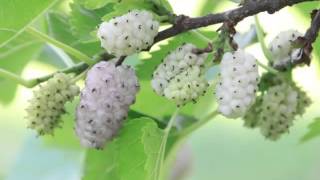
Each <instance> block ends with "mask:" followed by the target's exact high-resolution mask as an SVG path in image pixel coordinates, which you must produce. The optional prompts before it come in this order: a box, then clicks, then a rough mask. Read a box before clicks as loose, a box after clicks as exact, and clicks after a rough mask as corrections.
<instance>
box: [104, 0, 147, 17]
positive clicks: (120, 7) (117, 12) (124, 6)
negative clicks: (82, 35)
mask: <svg viewBox="0 0 320 180" xmlns="http://www.w3.org/2000/svg"><path fill="white" fill-rule="evenodd" d="M113 9H114V11H113V12H111V13H108V14H106V15H105V16H103V17H102V20H104V21H109V20H110V19H112V18H113V17H116V16H121V15H123V14H125V13H127V12H128V11H129V10H132V9H138V10H143V9H146V10H150V9H152V4H150V3H145V2H143V1H137V2H127V3H125V2H122V3H117V4H116V5H114V7H113Z"/></svg>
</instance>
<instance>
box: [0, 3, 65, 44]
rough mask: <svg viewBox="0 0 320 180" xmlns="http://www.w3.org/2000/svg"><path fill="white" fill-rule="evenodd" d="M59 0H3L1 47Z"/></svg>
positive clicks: (0, 26)
mask: <svg viewBox="0 0 320 180" xmlns="http://www.w3.org/2000/svg"><path fill="white" fill-rule="evenodd" d="M58 1H59V0H28V1H21V0H1V1H0V4H1V13H0V32H1V33H0V48H1V47H3V46H5V45H6V44H8V43H9V42H10V41H11V40H13V39H14V38H16V37H17V36H18V35H19V34H21V33H22V31H23V30H24V28H25V27H26V26H28V25H29V24H31V23H32V22H34V21H35V19H36V18H37V17H39V16H41V15H43V14H44V13H45V11H46V10H48V9H49V8H50V7H52V6H53V5H54V4H55V3H57V2H58Z"/></svg>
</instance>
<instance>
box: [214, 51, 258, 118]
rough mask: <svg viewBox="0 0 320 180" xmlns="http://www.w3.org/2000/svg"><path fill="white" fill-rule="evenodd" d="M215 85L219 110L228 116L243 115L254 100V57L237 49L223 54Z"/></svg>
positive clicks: (256, 78) (255, 80)
mask: <svg viewBox="0 0 320 180" xmlns="http://www.w3.org/2000/svg"><path fill="white" fill-rule="evenodd" d="M220 69H221V74H220V79H219V82H218V84H217V86H216V98H217V101H218V104H219V107H218V109H219V111H220V113H221V114H223V115H224V116H226V117H228V118H238V117H242V116H244V114H245V113H246V111H247V110H248V109H249V108H250V107H251V105H252V104H253V103H254V101H255V97H256V91H257V90H258V82H259V72H258V66H257V63H256V59H255V58H254V57H253V56H252V55H250V54H248V53H245V52H244V51H243V50H241V49H239V50H237V51H235V52H232V53H231V52H227V53H225V54H224V55H223V58H222V61H221V65H220Z"/></svg>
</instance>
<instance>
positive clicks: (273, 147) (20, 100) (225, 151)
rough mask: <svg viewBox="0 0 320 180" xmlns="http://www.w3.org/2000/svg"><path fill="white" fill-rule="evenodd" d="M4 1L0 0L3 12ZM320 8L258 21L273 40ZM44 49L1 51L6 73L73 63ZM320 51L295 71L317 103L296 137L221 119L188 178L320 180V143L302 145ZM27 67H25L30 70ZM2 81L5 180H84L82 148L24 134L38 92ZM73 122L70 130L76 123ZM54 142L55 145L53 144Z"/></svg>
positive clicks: (193, 3)
mask: <svg viewBox="0 0 320 180" xmlns="http://www.w3.org/2000/svg"><path fill="white" fill-rule="evenodd" d="M2 1H3V0H0V10H1V2H2ZM170 2H171V3H172V6H173V8H174V10H175V12H176V13H178V14H180V13H181V14H186V15H190V16H198V15H204V14H207V13H209V12H219V11H224V10H227V9H230V8H234V7H236V6H237V5H236V4H234V3H232V2H230V1H227V0H221V1H220V0H171V1H170ZM65 4H66V3H65ZM61 6H62V7H64V5H61ZM317 6H318V7H320V6H319V3H311V4H303V5H299V6H297V7H296V8H285V9H283V10H281V11H280V12H279V13H277V14H275V15H269V14H266V13H261V14H260V15H259V17H260V20H261V23H262V25H263V26H264V28H265V31H266V33H267V34H268V36H267V41H268V40H270V38H272V37H273V36H274V35H275V34H276V33H277V32H279V31H281V30H286V29H288V28H296V29H298V30H301V31H302V32H303V31H305V29H306V28H307V27H308V25H309V18H308V17H309V15H308V12H310V10H311V9H312V8H315V7H317ZM41 21H46V19H45V18H43V19H42V20H39V26H41ZM252 22H253V18H248V19H246V20H245V21H243V22H241V23H240V24H239V25H238V26H237V30H239V31H240V32H245V31H246V30H247V29H248V28H249V26H250V25H251V24H252ZM217 27H218V26H212V27H210V28H211V29H215V28H217ZM0 33H1V31H0ZM25 38H26V39H28V38H29V37H25ZM25 41H28V40H25ZM25 41H23V42H25ZM23 42H20V44H21V43H23ZM16 44H19V42H16ZM40 45H42V44H41V43H39V42H34V43H32V44H31V45H28V46H27V47H28V48H30V49H32V51H35V52H36V51H38V53H33V55H30V54H28V53H25V52H24V48H22V49H17V50H15V51H13V52H11V53H9V54H5V53H7V51H8V50H6V49H0V67H1V68H8V69H11V70H12V71H15V72H22V76H24V77H27V78H32V77H35V76H39V75H44V74H47V73H49V72H54V71H55V70H56V69H57V68H62V67H64V66H66V65H65V64H68V62H66V61H64V62H63V61H60V60H57V59H61V58H60V57H58V56H57V54H58V55H59V53H52V52H53V51H54V50H53V49H52V47H50V46H45V48H44V49H42V51H40V50H41V49H40ZM315 46H316V48H315V51H314V53H313V61H312V64H311V67H302V68H298V69H297V70H295V72H294V78H295V79H296V81H297V82H298V84H299V85H301V86H303V87H304V88H305V90H307V91H308V92H309V93H310V96H311V97H312V99H313V101H314V102H315V103H314V104H313V105H312V106H311V107H310V108H309V109H308V110H307V113H306V114H305V115H304V116H303V117H299V118H298V120H297V121H296V123H295V126H294V127H293V128H292V129H291V131H290V134H288V135H284V136H283V138H281V139H280V140H279V141H277V142H270V141H267V140H265V139H264V138H263V137H262V136H261V135H260V133H259V131H258V130H249V129H246V128H244V127H243V125H242V121H241V120H240V119H237V120H230V119H225V118H223V117H222V116H218V117H217V118H215V119H213V120H212V121H211V122H210V123H208V124H207V125H206V126H205V127H203V128H201V129H199V130H198V131H196V132H195V133H194V134H193V135H192V137H191V138H190V139H189V140H188V144H189V145H190V147H191V149H192V152H193V155H192V159H193V168H192V171H190V173H189V176H188V178H187V179H188V180H214V179H217V180H234V179H237V180H257V179H259V180H319V179H320V154H319V151H320V138H315V139H313V140H311V141H308V142H305V143H300V139H301V137H302V136H303V135H304V134H305V133H306V132H307V129H308V125H309V124H310V123H311V122H312V120H313V119H314V118H316V117H319V116H320V112H319V105H320V104H319V103H320V94H319V92H320V83H318V82H319V57H320V48H319V47H320V40H319V38H318V41H317V42H316V44H315ZM247 50H248V51H249V52H251V53H252V54H254V55H255V56H256V57H258V58H259V59H260V60H261V61H263V62H266V61H265V59H264V57H263V55H262V52H261V50H260V49H259V45H258V44H253V45H251V46H249V47H248V48H247ZM28 52H29V51H28ZM34 54H37V55H34ZM137 58H138V56H134V57H133V58H132V61H137ZM4 61H6V62H4ZM53 61H54V63H53ZM24 65H26V66H25V68H24V69H23V68H22V67H23V66H24ZM19 66H20V68H19ZM0 83H1V84H0V92H1V94H0V96H1V97H3V98H2V99H3V100H2V101H1V102H2V103H0V142H1V143H0V179H2V178H3V179H9V180H29V179H30V180H38V179H39V180H51V179H52V180H54V179H66V180H73V179H75V180H76V179H79V178H80V177H81V173H82V172H81V169H82V167H81V165H80V164H81V163H82V162H83V160H84V151H83V150H81V149H78V148H61V147H60V146H52V145H47V144H45V143H43V142H42V141H41V140H40V139H39V138H36V136H35V133H34V132H33V131H31V130H29V129H26V128H25V127H26V124H27V123H26V120H25V119H24V118H23V117H24V115H25V112H24V108H25V107H26V104H27V99H28V98H30V97H31V94H32V92H31V90H29V89H25V88H23V87H21V86H18V87H17V91H16V93H12V91H13V89H14V88H12V86H14V85H13V84H10V82H4V80H0ZM9 88H10V89H9ZM11 96H12V97H11ZM212 101H213V99H212ZM160 106H161V105H160ZM212 108H214V107H212ZM148 111H152V109H151V110H148ZM156 113H157V110H154V112H153V114H156ZM198 113H199V112H198ZM203 113H205V112H203ZM200 114H201V112H200ZM66 124H67V128H69V129H70V130H71V129H72V127H71V126H72V122H67V123H66ZM47 139H50V137H49V138H47ZM66 139H68V138H66ZM51 140H52V141H54V139H53V138H51ZM63 140H64V139H63V137H62V138H61V137H60V139H59V141H63ZM66 141H67V140H66Z"/></svg>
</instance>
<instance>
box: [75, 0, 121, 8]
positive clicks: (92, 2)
mask: <svg viewBox="0 0 320 180" xmlns="http://www.w3.org/2000/svg"><path fill="white" fill-rule="evenodd" d="M75 2H76V3H79V4H81V5H83V6H84V7H85V8H87V9H99V8H102V7H103V6H105V5H107V4H109V3H118V0H75Z"/></svg>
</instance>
